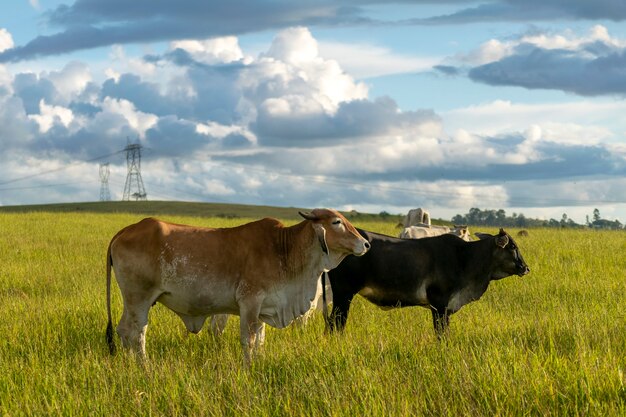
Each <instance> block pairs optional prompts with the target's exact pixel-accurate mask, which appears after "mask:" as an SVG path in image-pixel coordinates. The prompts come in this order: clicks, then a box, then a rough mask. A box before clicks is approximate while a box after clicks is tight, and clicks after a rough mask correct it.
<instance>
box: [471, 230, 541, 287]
mask: <svg viewBox="0 0 626 417" xmlns="http://www.w3.org/2000/svg"><path fill="white" fill-rule="evenodd" d="M476 235H477V236H478V237H479V238H480V239H481V240H482V239H487V238H489V239H493V241H494V242H495V248H493V251H494V252H493V264H492V265H491V271H492V272H491V279H502V278H506V277H508V276H510V275H519V276H520V277H521V276H524V275H526V274H528V273H529V272H530V268H529V267H528V265H526V262H525V261H524V258H523V257H522V254H521V252H520V250H519V247H518V246H517V244H516V243H515V241H514V240H513V238H512V237H511V236H510V235H509V234H508V233H507V232H505V231H504V229H500V233H498V234H497V235H495V236H492V235H488V234H484V233H476Z"/></svg>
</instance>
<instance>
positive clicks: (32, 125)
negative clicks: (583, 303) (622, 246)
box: [0, 0, 626, 223]
mask: <svg viewBox="0 0 626 417" xmlns="http://www.w3.org/2000/svg"><path fill="white" fill-rule="evenodd" d="M625 20H626V2H624V1H621V0H594V1H589V0H485V1H469V0H443V1H436V0H424V1H420V0H415V1H409V0H405V1H395V2H394V1H392V2H389V1H384V2H383V1H378V0H362V1H361V0H350V1H327V0H302V1H297V2H294V1H291V0H273V1H266V0H229V1H207V0H186V1H185V2H176V1H166V0H134V1H126V0H124V1H122V0H107V1H104V0H75V1H67V0H66V1H58V0H12V1H10V2H9V1H4V2H2V3H0V150H1V152H0V205H21V204H47V203H60V202H73V201H80V202H83V201H97V200H98V199H99V197H100V187H101V181H100V177H99V167H100V164H101V163H109V164H110V165H109V167H110V176H109V180H108V181H109V188H110V192H111V195H112V197H113V199H115V200H120V199H121V198H122V194H123V189H124V182H125V180H126V175H127V162H126V154H125V152H123V149H124V147H125V146H126V145H127V143H129V141H130V142H132V143H140V144H141V145H142V146H143V148H142V160H141V174H142V178H143V181H144V184H145V188H146V192H147V196H148V199H149V200H180V201H207V202H227V203H242V204H256V205H276V206H287V207H303V208H314V207H331V208H336V209H340V210H358V211H361V212H374V213H378V212H381V211H386V212H388V213H394V214H395V213H405V212H406V211H407V210H409V209H410V208H415V207H423V208H426V209H427V210H429V211H430V213H431V216H432V217H433V218H442V219H446V220H449V219H450V218H451V217H452V216H454V215H455V214H465V213H467V212H468V211H469V209H470V208H472V207H477V208H480V209H483V210H485V209H500V208H502V209H505V210H506V212H507V214H508V215H511V214H512V213H523V214H524V215H526V216H527V217H529V216H530V217H538V218H545V219H549V218H555V219H559V220H560V219H561V218H562V216H563V214H564V213H566V214H567V216H568V217H569V218H571V219H573V220H574V221H576V222H579V223H584V222H585V219H586V216H587V215H588V216H589V217H591V216H592V213H593V210H594V209H595V208H598V209H599V211H600V214H601V217H602V218H605V219H610V220H614V219H618V220H620V221H621V222H625V221H626V175H625V174H626V117H625V115H626V100H625V97H626V22H625Z"/></svg>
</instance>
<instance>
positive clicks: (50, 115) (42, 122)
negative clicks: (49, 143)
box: [28, 99, 74, 133]
mask: <svg viewBox="0 0 626 417" xmlns="http://www.w3.org/2000/svg"><path fill="white" fill-rule="evenodd" d="M28 117H29V118H30V119H32V120H34V121H35V122H37V124H38V125H39V132H40V133H46V132H48V131H49V130H50V129H51V128H52V126H54V125H55V124H57V123H58V124H61V125H63V126H65V127H69V125H70V123H72V121H73V120H74V114H73V113H72V110H70V109H68V108H65V107H62V106H51V105H47V104H46V102H45V100H43V99H41V101H40V102H39V114H31V115H29V116H28Z"/></svg>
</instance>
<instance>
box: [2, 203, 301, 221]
mask: <svg viewBox="0 0 626 417" xmlns="http://www.w3.org/2000/svg"><path fill="white" fill-rule="evenodd" d="M298 210H300V211H307V210H309V209H303V208H295V207H270V206H252V205H243V204H223V203H198V202H184V201H106V202H90V203H60V204H36V205H25V206H0V212H13V213H15V212H19V213H26V212H33V211H45V212H74V213H75V212H91V213H133V214H134V213H139V214H145V215H150V216H159V215H178V216H194V217H226V218H233V217H250V218H260V217H278V218H283V219H298V218H300V216H299V215H298Z"/></svg>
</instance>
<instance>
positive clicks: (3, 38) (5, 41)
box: [0, 28, 14, 52]
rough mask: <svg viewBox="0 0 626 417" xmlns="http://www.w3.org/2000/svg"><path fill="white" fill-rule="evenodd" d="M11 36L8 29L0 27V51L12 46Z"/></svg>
mask: <svg viewBox="0 0 626 417" xmlns="http://www.w3.org/2000/svg"><path fill="white" fill-rule="evenodd" d="M13 46H14V44H13V36H11V34H10V33H9V31H8V30H6V29H4V28H0V52H3V51H6V50H7V49H11V48H13Z"/></svg>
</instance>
